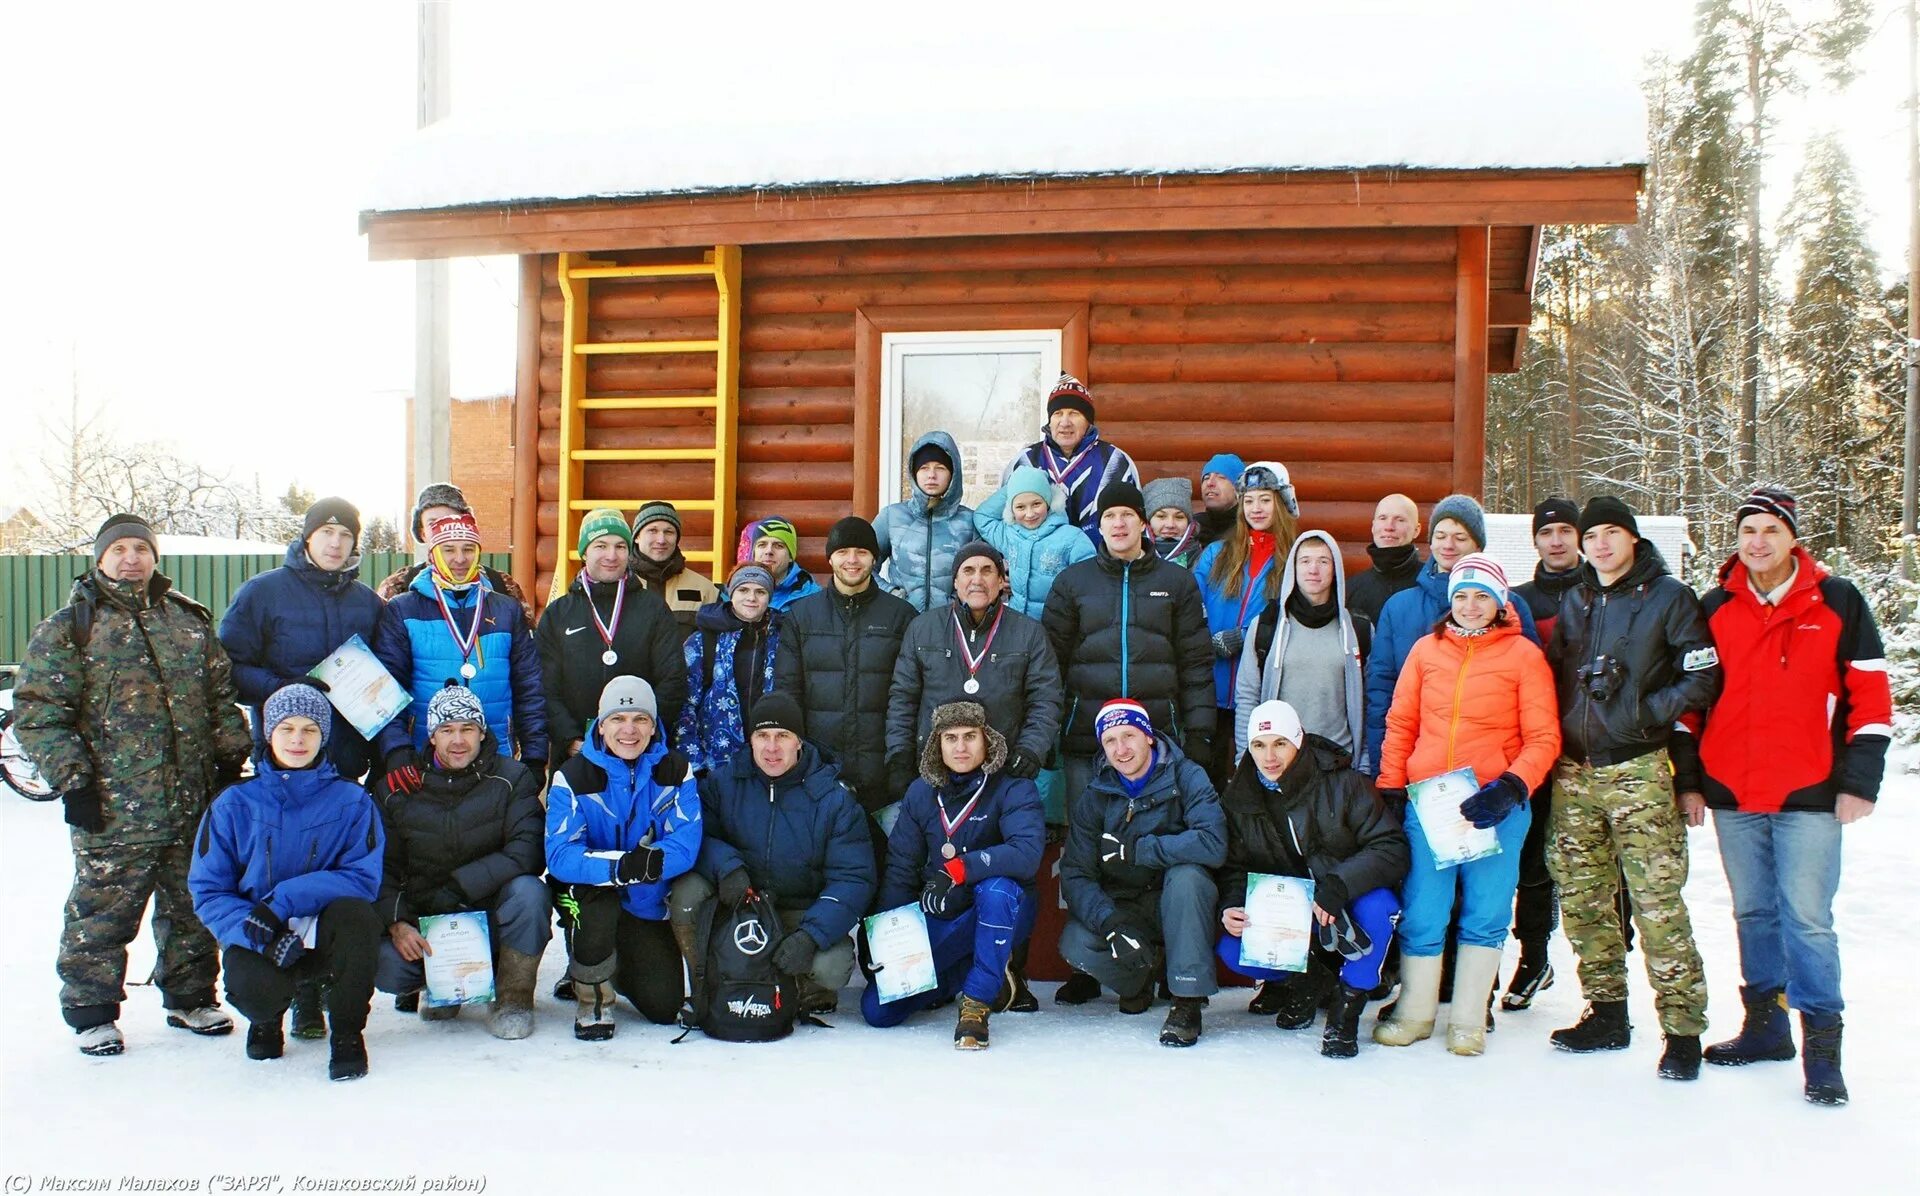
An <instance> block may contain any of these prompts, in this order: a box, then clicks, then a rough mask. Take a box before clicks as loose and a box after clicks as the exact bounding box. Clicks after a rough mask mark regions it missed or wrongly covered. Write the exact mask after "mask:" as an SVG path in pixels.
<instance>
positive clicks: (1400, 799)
mask: <svg viewBox="0 0 1920 1196" xmlns="http://www.w3.org/2000/svg"><path fill="white" fill-rule="evenodd" d="M1374 792H1375V793H1376V794H1378V795H1379V797H1380V800H1381V801H1382V802H1383V803H1385V805H1386V807H1387V809H1389V810H1392V811H1393V816H1394V817H1395V818H1398V819H1400V820H1401V821H1403V822H1404V821H1405V820H1406V817H1407V791H1406V788H1405V787H1404V786H1397V785H1388V786H1386V787H1384V788H1381V789H1376V790H1374Z"/></svg>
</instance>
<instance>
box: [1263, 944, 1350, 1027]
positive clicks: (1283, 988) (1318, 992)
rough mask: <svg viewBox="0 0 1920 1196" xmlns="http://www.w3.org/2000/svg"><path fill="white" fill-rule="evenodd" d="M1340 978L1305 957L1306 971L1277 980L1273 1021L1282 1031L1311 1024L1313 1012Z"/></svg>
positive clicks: (1325, 966)
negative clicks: (1278, 988) (1277, 991)
mask: <svg viewBox="0 0 1920 1196" xmlns="http://www.w3.org/2000/svg"><path fill="white" fill-rule="evenodd" d="M1339 980H1340V978H1339V977H1338V976H1336V975H1334V972H1333V969H1332V968H1329V967H1328V966H1327V965H1326V964H1323V963H1321V962H1320V961H1319V960H1317V959H1315V958H1313V957H1312V956H1308V958H1307V970H1306V971H1304V972H1302V973H1300V974H1299V975H1298V976H1293V977H1290V978H1289V979H1287V980H1285V981H1283V982H1281V984H1280V994H1279V1000H1278V1002H1277V1003H1276V1004H1275V1006H1274V1013H1273V1024H1274V1025H1276V1026H1278V1027H1280V1028H1281V1029H1282V1030H1299V1029H1301V1028H1303V1027H1306V1026H1311V1025H1312V1024H1313V1015H1314V1014H1316V1013H1318V1012H1320V1006H1322V1005H1324V1004H1326V1002H1327V995H1328V994H1329V993H1331V992H1333V989H1334V986H1335V985H1336V984H1338V983H1339Z"/></svg>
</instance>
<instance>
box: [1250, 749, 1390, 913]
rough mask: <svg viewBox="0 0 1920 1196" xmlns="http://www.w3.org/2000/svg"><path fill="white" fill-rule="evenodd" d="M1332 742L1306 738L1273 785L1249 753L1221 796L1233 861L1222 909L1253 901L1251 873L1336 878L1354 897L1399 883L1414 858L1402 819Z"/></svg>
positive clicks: (1348, 897) (1320, 882) (1322, 883)
mask: <svg viewBox="0 0 1920 1196" xmlns="http://www.w3.org/2000/svg"><path fill="white" fill-rule="evenodd" d="M1350 763H1351V761H1350V759H1349V757H1348V756H1347V753H1345V752H1343V751H1341V750H1340V748H1339V745H1337V744H1335V743H1333V742H1332V741H1331V740H1327V739H1322V738H1321V737H1320V736H1318V735H1309V736H1307V744H1306V747H1304V748H1302V749H1301V751H1300V754H1299V755H1297V756H1295V757H1294V758H1293V763H1292V764H1291V765H1290V766H1288V768H1287V771H1285V772H1283V773H1281V774H1280V788H1279V789H1278V790H1277V791H1276V790H1272V789H1268V788H1267V787H1266V786H1265V785H1264V784H1262V783H1261V781H1260V771H1259V769H1257V768H1255V767H1254V764H1253V760H1252V759H1251V758H1250V757H1247V756H1242V757H1240V766H1239V768H1237V769H1236V770H1235V771H1234V774H1233V779H1232V780H1230V781H1228V782H1227V788H1226V792H1224V793H1222V794H1221V795H1220V807H1221V809H1222V810H1224V811H1225V812H1226V815H1227V862H1226V865H1225V866H1224V867H1223V868H1222V869H1221V870H1220V908H1221V909H1223V910H1224V909H1232V908H1233V907H1235V906H1241V905H1245V904H1246V903H1247V873H1249V872H1266V873H1270V874H1272V875H1275V876H1311V877H1312V878H1313V880H1314V883H1315V884H1316V885H1319V886H1321V887H1322V888H1323V889H1324V888H1325V887H1326V884H1327V881H1328V880H1329V879H1333V880H1336V881H1338V882H1339V886H1340V887H1341V888H1343V889H1345V890H1346V893H1345V900H1347V901H1351V900H1352V899H1353V898H1355V897H1358V896H1360V894H1362V893H1366V892H1370V891H1371V890H1373V889H1384V888H1392V887H1396V886H1398V885H1399V884H1400V882H1401V881H1403V880H1405V879H1406V876H1407V868H1408V866H1409V864H1410V863H1411V862H1412V859H1413V855H1412V852H1411V851H1410V850H1409V848H1408V847H1407V833H1406V831H1404V830H1403V829H1401V826H1400V820H1399V819H1398V818H1396V817H1394V815H1393V812H1392V811H1391V810H1389V809H1387V806H1386V803H1385V802H1383V801H1381V800H1380V798H1379V797H1378V796H1376V795H1375V793H1374V789H1373V783H1372V782H1371V781H1369V780H1368V779H1367V778H1366V777H1364V776H1361V775H1360V774H1359V773H1357V772H1355V771H1353V769H1352V768H1351V767H1349V765H1350Z"/></svg>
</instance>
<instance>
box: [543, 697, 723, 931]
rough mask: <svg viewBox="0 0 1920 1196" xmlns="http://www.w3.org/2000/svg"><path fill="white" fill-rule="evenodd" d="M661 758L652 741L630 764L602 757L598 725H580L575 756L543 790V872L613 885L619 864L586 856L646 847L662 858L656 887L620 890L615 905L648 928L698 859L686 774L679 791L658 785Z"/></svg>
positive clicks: (696, 818) (695, 810) (694, 799)
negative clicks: (580, 739)
mask: <svg viewBox="0 0 1920 1196" xmlns="http://www.w3.org/2000/svg"><path fill="white" fill-rule="evenodd" d="M666 754H667V745H666V744H664V743H662V742H661V741H660V739H659V738H658V737H657V736H656V737H655V739H654V741H653V742H652V743H650V744H648V745H647V750H646V751H645V752H644V753H642V754H641V756H640V759H638V760H636V761H634V762H633V763H631V764H629V763H628V762H627V761H625V760H622V759H621V758H620V757H618V756H616V755H614V754H613V753H612V752H610V751H608V750H607V745H606V742H605V741H604V740H603V739H601V738H600V732H599V728H598V720H595V721H594V722H592V723H588V724H587V731H586V735H585V736H584V742H582V743H581V745H580V754H579V755H577V756H574V757H573V758H572V759H570V760H568V761H567V762H566V764H564V765H562V766H561V768H560V771H559V772H557V773H555V774H554V778H553V784H552V786H551V787H549V788H548V790H547V872H548V873H549V874H550V875H551V876H552V877H553V879H555V880H560V881H565V882H567V883H568V884H576V885H612V884H616V883H618V882H616V881H615V880H614V879H613V875H614V869H615V868H617V867H618V866H619V863H620V861H619V859H618V858H616V857H611V856H598V855H592V854H589V853H592V852H617V853H625V852H628V851H632V850H633V849H634V848H636V847H638V846H640V844H641V843H642V842H646V843H650V844H652V845H653V846H655V847H658V848H659V849H660V850H661V851H663V852H665V853H666V859H664V860H663V861H661V865H660V880H659V882H658V883H656V884H650V885H626V886H624V887H623V888H622V889H621V890H620V904H621V906H622V908H624V909H625V910H626V911H627V912H628V913H630V914H632V915H633V916H634V917H636V918H645V919H646V920H647V921H649V922H660V921H664V920H665V919H666V916H667V886H668V884H670V883H671V882H672V881H673V878H674V877H676V876H679V875H680V874H681V873H683V872H686V871H687V870H688V869H690V868H692V867H693V862H694V860H695V859H696V858H697V857H698V856H699V854H700V833H701V823H700V795H699V794H698V793H697V792H695V790H694V787H693V773H692V771H691V770H689V771H688V773H687V775H686V776H685V777H684V778H682V780H681V781H680V782H679V783H678V784H674V785H661V784H658V783H657V782H655V781H654V779H653V767H654V765H656V764H658V763H659V762H660V758H661V757H662V756H664V755H666Z"/></svg>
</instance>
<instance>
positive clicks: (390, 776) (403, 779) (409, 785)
mask: <svg viewBox="0 0 1920 1196" xmlns="http://www.w3.org/2000/svg"><path fill="white" fill-rule="evenodd" d="M384 763H385V765H386V769H387V788H388V789H390V790H392V791H393V792H395V793H416V792H418V791H419V789H420V783H421V776H420V753H418V752H416V751H414V750H413V749H412V748H410V747H397V748H394V749H393V750H392V751H390V752H388V753H387V758H386V760H385V761H384ZM527 767H528V768H532V767H533V766H532V765H531V764H529V765H528V766H527Z"/></svg>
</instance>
